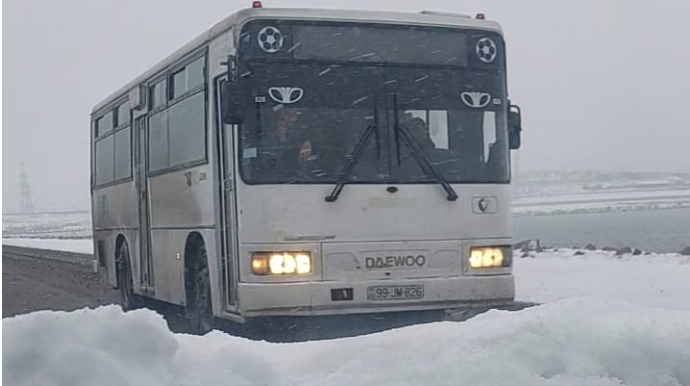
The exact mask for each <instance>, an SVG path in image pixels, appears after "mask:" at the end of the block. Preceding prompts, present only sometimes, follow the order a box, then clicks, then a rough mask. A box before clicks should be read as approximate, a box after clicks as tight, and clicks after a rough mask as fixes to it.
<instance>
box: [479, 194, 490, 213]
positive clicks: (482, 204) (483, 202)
mask: <svg viewBox="0 0 690 386" xmlns="http://www.w3.org/2000/svg"><path fill="white" fill-rule="evenodd" d="M477 206H478V207H479V210H481V211H482V213H486V210H487V209H489V201H487V200H486V198H482V199H481V200H479V202H478V203H477Z"/></svg>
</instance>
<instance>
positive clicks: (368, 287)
mask: <svg viewBox="0 0 690 386" xmlns="http://www.w3.org/2000/svg"><path fill="white" fill-rule="evenodd" d="M238 295H239V298H240V299H242V302H241V304H240V313H241V315H242V316H244V317H259V316H309V315H344V314H361V313H380V312H400V311H423V310H438V309H458V308H461V309H462V308H486V307H500V306H505V305H510V304H512V303H513V300H514V298H515V278H514V276H513V275H512V274H507V275H491V276H460V277H450V278H447V277H445V278H424V279H404V280H369V281H366V282H352V281H313V282H299V283H239V285H238ZM385 295H388V297H386V296H385ZM395 295H401V296H398V297H396V296H395Z"/></svg>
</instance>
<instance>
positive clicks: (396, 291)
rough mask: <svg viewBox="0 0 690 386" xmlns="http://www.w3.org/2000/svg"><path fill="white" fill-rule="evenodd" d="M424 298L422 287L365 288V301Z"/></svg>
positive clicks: (383, 286) (385, 286)
mask: <svg viewBox="0 0 690 386" xmlns="http://www.w3.org/2000/svg"><path fill="white" fill-rule="evenodd" d="M423 297H424V286H423V285H381V286H374V287H367V300H409V299H421V298H423Z"/></svg>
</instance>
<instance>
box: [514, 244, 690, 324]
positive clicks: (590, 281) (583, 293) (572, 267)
mask: <svg viewBox="0 0 690 386" xmlns="http://www.w3.org/2000/svg"><path fill="white" fill-rule="evenodd" d="M575 252H576V251H575V250H572V249H560V250H558V251H547V252H543V253H534V252H532V253H531V257H527V258H519V257H516V258H515V260H514V269H513V273H514V274H515V282H516V284H515V285H516V291H517V293H516V298H517V299H519V300H521V301H527V302H536V303H546V302H553V301H557V300H561V299H567V298H572V297H595V298H603V299H612V300H623V301H631V302H634V303H636V304H640V305H643V306H649V307H662V308H665V309H670V310H685V311H690V298H689V297H688V295H689V294H690V257H687V256H679V255H677V254H652V255H648V256H643V255H640V256H633V255H630V254H627V255H623V256H614V252H605V251H580V252H581V253H584V255H581V256H575V255H574V254H575ZM516 253H517V254H518V256H519V252H518V251H516Z"/></svg>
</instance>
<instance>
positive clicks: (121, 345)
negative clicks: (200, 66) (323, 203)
mask: <svg viewBox="0 0 690 386" xmlns="http://www.w3.org/2000/svg"><path fill="white" fill-rule="evenodd" d="M532 256H534V257H528V258H518V259H516V261H515V273H516V277H517V286H518V298H519V299H521V300H531V301H537V302H546V304H544V305H541V306H538V307H533V308H529V309H525V310H522V311H518V312H507V311H491V312H488V313H486V314H483V315H480V316H477V317H475V318H473V319H470V320H468V321H466V322H462V323H453V322H442V323H433V324H426V325H418V326H412V327H405V328H400V329H397V330H392V331H387V332H383V333H379V334H373V335H368V336H359V337H354V338H346V339H339V340H331V341H319V342H305V343H298V344H273V343H267V342H256V341H249V340H245V339H242V338H237V337H232V336H229V335H226V334H223V333H220V332H212V333H210V334H208V335H206V336H203V337H197V336H190V335H184V334H173V333H171V332H170V331H169V330H168V329H167V325H166V323H165V321H164V320H163V319H162V317H160V316H159V315H157V314H155V313H154V312H152V311H146V310H140V311H136V312H131V313H127V314H124V313H122V312H121V310H120V309H119V308H118V307H115V306H110V307H103V308H99V309H96V310H80V311H75V312H71V313H65V312H38V313H34V314H29V315H24V316H19V317H14V318H7V319H3V333H4V338H5V340H4V342H3V381H5V382H7V384H11V385H46V386H48V385H67V384H69V385H89V386H91V385H94V384H96V385H117V386H119V385H147V386H156V385H204V386H206V385H275V386H278V385H319V386H324V385H347V386H352V385H468V386H471V385H486V386H490V385H501V386H503V385H505V386H517V385H530V386H532V385H539V386H541V385H544V386H556V385H559V386H560V385H563V386H565V385H567V386H585V385H587V386H620V385H630V386H687V385H690V298H689V297H688V295H689V294H690V258H688V257H682V256H679V255H671V254H669V255H650V256H630V255H626V256H623V257H622V258H617V257H614V256H612V255H611V254H610V253H606V252H597V251H595V252H587V253H586V254H585V255H584V256H574V251H572V250H561V251H551V252H544V253H537V254H532Z"/></svg>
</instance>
